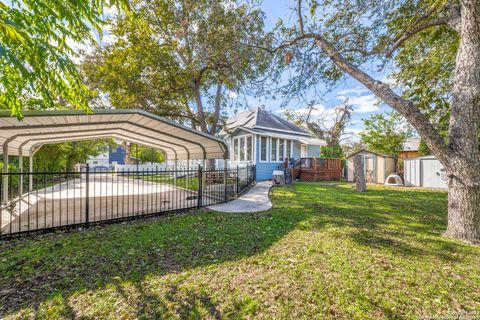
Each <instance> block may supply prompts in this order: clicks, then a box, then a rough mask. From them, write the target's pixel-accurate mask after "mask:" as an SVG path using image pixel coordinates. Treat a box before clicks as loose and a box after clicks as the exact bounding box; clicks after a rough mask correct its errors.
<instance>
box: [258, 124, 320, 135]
mask: <svg viewBox="0 0 480 320" xmlns="http://www.w3.org/2000/svg"><path fill="white" fill-rule="evenodd" d="M252 128H254V129H257V128H258V129H265V130H272V131H278V132H289V133H293V134H295V135H302V136H306V137H311V136H312V135H311V134H309V133H303V132H297V131H291V130H282V129H276V128H270V127H263V126H253V127H252Z"/></svg>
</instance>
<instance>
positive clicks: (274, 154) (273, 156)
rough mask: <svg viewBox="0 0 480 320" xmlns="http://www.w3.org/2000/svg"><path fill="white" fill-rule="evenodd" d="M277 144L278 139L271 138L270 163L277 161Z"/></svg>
mask: <svg viewBox="0 0 480 320" xmlns="http://www.w3.org/2000/svg"><path fill="white" fill-rule="evenodd" d="M277 143H278V139H277V138H272V148H271V160H272V162H273V161H277V159H278V154H277V149H278V148H277Z"/></svg>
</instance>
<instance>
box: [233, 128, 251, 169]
mask: <svg viewBox="0 0 480 320" xmlns="http://www.w3.org/2000/svg"><path fill="white" fill-rule="evenodd" d="M247 137H251V138H252V152H251V155H252V159H247ZM242 138H243V139H244V141H245V144H244V145H243V152H244V155H245V159H244V160H241V159H240V139H242ZM235 140H238V150H237V155H236V157H237V160H235V155H234V152H235V148H234V146H235ZM232 162H235V163H241V162H251V163H254V162H255V139H254V137H253V134H243V135H239V136H235V137H233V138H232Z"/></svg>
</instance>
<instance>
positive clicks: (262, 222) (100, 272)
mask: <svg viewBox="0 0 480 320" xmlns="http://www.w3.org/2000/svg"><path fill="white" fill-rule="evenodd" d="M305 217H306V215H305V214H296V215H291V214H287V213H286V212H284V211H282V210H280V211H279V212H278V213H277V214H276V215H275V217H274V216H273V215H272V213H271V212H269V211H267V212H262V213H252V214H232V213H214V212H206V211H202V210H200V211H194V212H191V213H187V214H177V215H171V216H164V217H160V218H156V219H155V218H152V219H150V220H147V221H134V222H130V223H124V224H120V225H108V226H99V227H94V228H91V229H86V230H81V231H72V232H67V233H58V234H49V235H48V234H47V235H43V236H39V237H36V238H23V239H17V240H13V241H11V242H5V244H6V245H5V247H4V248H2V249H1V251H0V274H2V275H5V276H4V277H2V279H1V280H0V315H6V314H10V313H12V312H16V311H18V310H20V309H23V308H32V309H38V308H39V306H40V305H41V304H42V303H44V301H46V300H48V299H50V298H51V297H52V296H54V295H55V294H58V293H60V294H61V295H62V296H63V297H65V299H67V298H68V297H69V296H70V295H72V294H73V293H75V292H79V291H87V290H97V289H100V288H103V287H105V285H107V284H115V282H116V281H117V280H115V279H122V281H127V282H131V283H135V284H137V289H138V290H140V291H142V290H143V289H142V288H141V286H139V285H138V284H140V283H142V281H143V279H144V278H145V276H147V275H155V276H162V275H166V274H169V273H178V272H183V271H185V270H188V269H191V268H197V267H202V266H206V265H212V264H220V263H223V262H226V261H235V260H239V259H243V258H245V257H250V256H253V255H256V254H259V253H261V252H263V251H265V250H266V249H267V248H269V247H270V246H271V245H272V244H273V243H275V242H276V241H278V240H279V239H280V238H282V237H283V236H284V235H285V234H287V233H288V232H289V231H290V230H292V229H293V228H294V227H295V226H296V225H297V223H298V222H299V221H301V220H302V219H304V218H305ZM177 291H178V290H177V288H175V287H172V288H170V289H169V291H168V292H169V293H168V294H167V295H166V296H165V297H163V298H162V299H163V300H165V301H167V302H168V301H169V299H176V298H175V297H176V296H177V294H178V292H177ZM142 295H144V296H143V299H150V300H152V301H154V303H155V304H158V306H159V308H160V309H162V304H164V303H167V302H165V301H163V302H162V301H160V300H159V298H158V297H154V296H151V295H149V294H148V293H147V292H145V290H143V292H142ZM182 299H185V300H182V303H185V306H184V309H185V312H188V313H189V314H190V313H191V314H195V312H196V310H197V309H198V310H200V309H201V310H210V311H209V312H210V314H209V315H208V317H210V318H218V317H219V315H220V313H219V311H218V310H217V309H216V307H215V303H214V302H213V300H212V299H211V298H210V297H208V295H206V293H202V294H200V295H199V294H198V293H195V292H190V293H188V294H186V295H184V296H182ZM140 306H141V303H140ZM190 306H191V307H190ZM140 309H141V308H140ZM198 310H197V311H198ZM182 312H183V311H182ZM153 317H155V315H153Z"/></svg>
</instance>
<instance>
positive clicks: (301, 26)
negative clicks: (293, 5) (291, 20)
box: [297, 0, 305, 34]
mask: <svg viewBox="0 0 480 320" xmlns="http://www.w3.org/2000/svg"><path fill="white" fill-rule="evenodd" d="M297 11H298V27H299V29H300V34H304V33H305V32H304V31H303V17H302V0H298V1H297Z"/></svg>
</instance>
